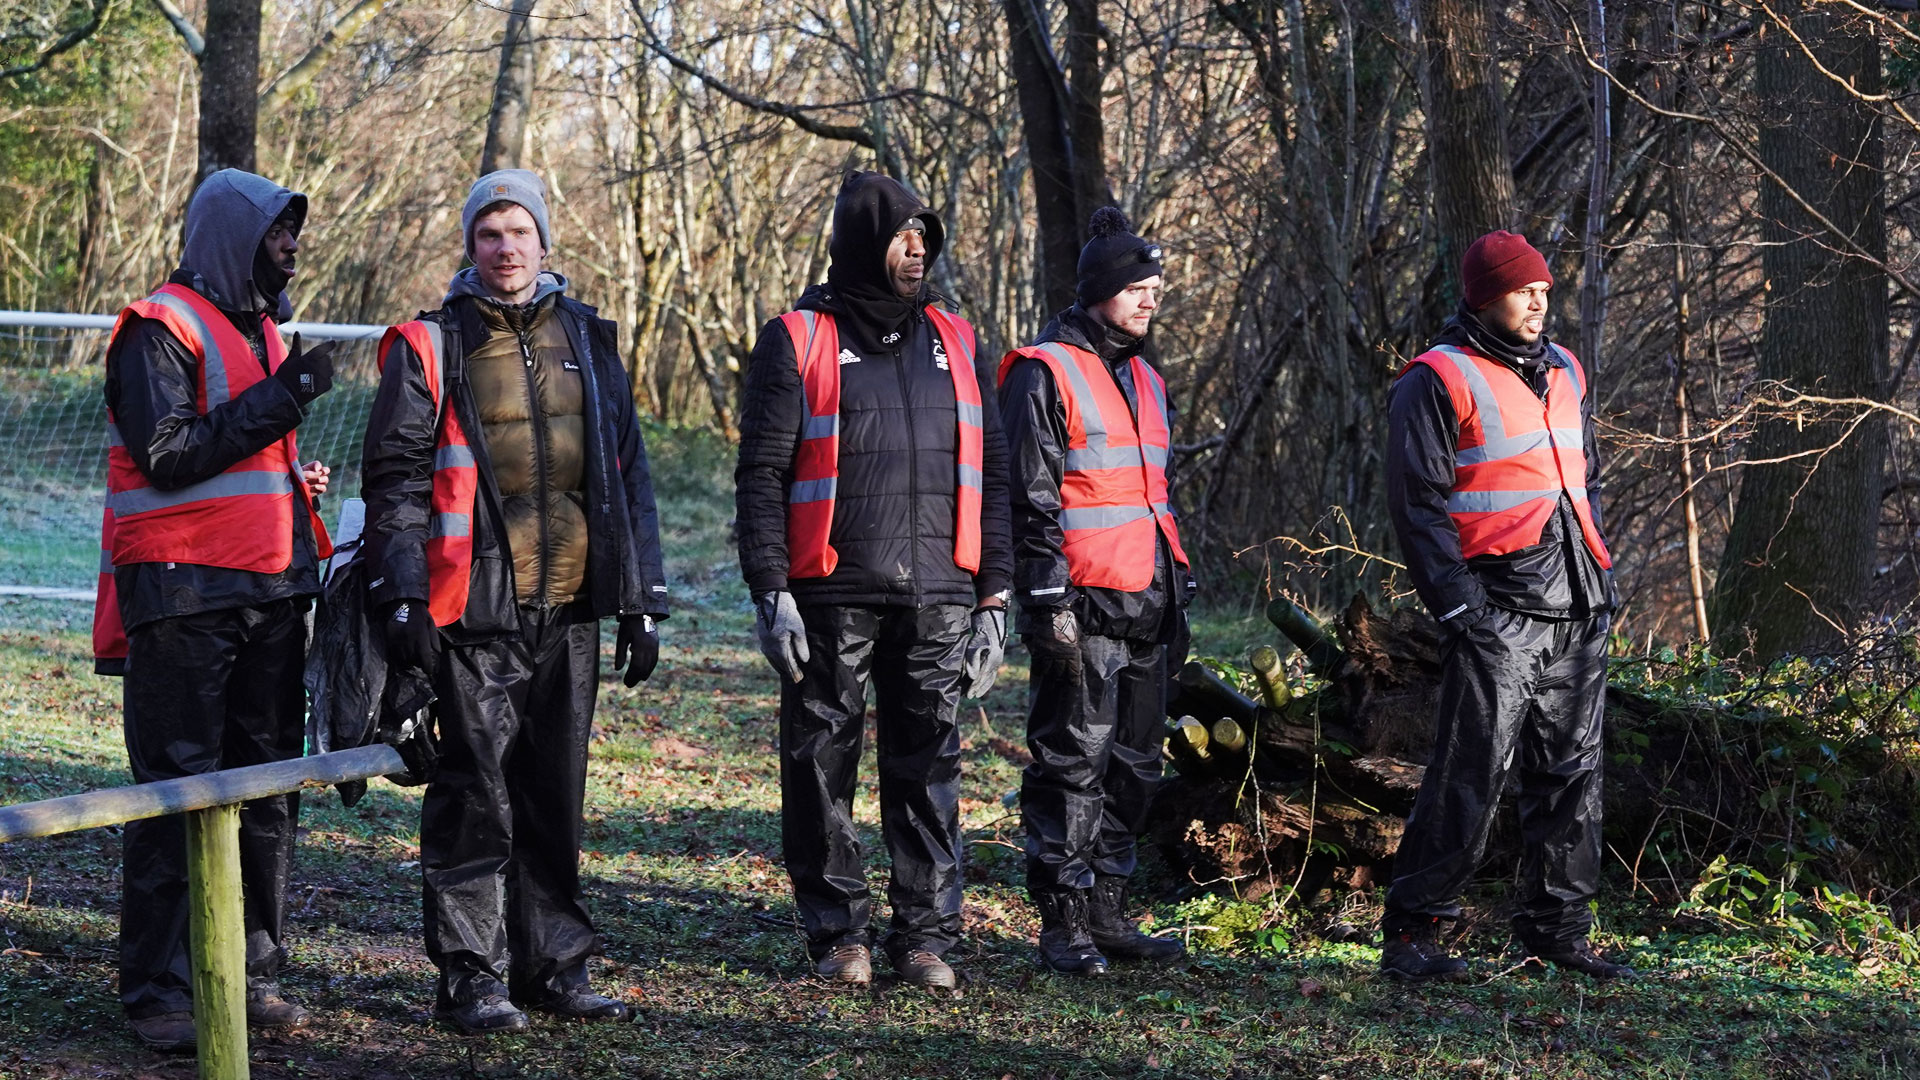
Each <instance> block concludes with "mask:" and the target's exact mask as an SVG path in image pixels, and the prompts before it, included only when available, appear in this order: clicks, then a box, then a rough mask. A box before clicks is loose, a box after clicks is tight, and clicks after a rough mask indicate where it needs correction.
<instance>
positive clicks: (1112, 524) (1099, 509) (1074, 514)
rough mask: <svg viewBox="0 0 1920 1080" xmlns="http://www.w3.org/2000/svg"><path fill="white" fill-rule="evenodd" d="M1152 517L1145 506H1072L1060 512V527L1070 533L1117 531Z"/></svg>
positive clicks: (1151, 512) (1151, 513)
mask: <svg viewBox="0 0 1920 1080" xmlns="http://www.w3.org/2000/svg"><path fill="white" fill-rule="evenodd" d="M1152 516H1153V511H1151V510H1149V509H1147V508H1146V507H1144V506H1070V507H1067V508H1065V509H1063V510H1061V511H1060V527H1061V528H1062V529H1064V530H1067V531H1068V532H1075V531H1078V530H1081V529H1115V528H1119V527H1120V526H1122V525H1125V524H1127V523H1128V522H1130V521H1139V520H1141V519H1142V518H1148V517H1152Z"/></svg>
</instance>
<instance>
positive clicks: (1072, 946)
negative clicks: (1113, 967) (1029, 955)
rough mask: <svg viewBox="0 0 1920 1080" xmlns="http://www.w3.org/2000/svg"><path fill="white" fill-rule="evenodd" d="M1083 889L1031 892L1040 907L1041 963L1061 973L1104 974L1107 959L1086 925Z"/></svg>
mask: <svg viewBox="0 0 1920 1080" xmlns="http://www.w3.org/2000/svg"><path fill="white" fill-rule="evenodd" d="M1087 892H1088V890H1086V889H1047V890H1044V891H1037V892H1035V893H1034V894H1033V902H1034V905H1035V906H1037V907H1038V908H1039V909H1040V963H1041V964H1043V965H1045V966H1046V967H1047V968H1048V969H1049V970H1051V971H1057V972H1059V973H1060V974H1062V975H1080V976H1089V975H1105V974H1106V973H1107V958H1106V957H1104V956H1101V955H1100V950H1099V948H1098V947H1096V946H1095V945H1094V943H1093V933H1092V931H1091V929H1089V927H1088V926H1087Z"/></svg>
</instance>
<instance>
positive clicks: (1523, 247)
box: [1460, 229, 1553, 311]
mask: <svg viewBox="0 0 1920 1080" xmlns="http://www.w3.org/2000/svg"><path fill="white" fill-rule="evenodd" d="M1536 281H1544V282H1546V283H1547V284H1549V285H1551V284H1553V274H1552V273H1550V272H1549V271H1548V270H1547V259H1546V256H1544V255H1542V254H1540V253H1539V252H1538V251H1535V250H1534V249H1533V245H1532V244H1529V243H1527V238H1526V237H1524V236H1521V235H1520V234H1519V233H1510V232H1508V231H1506V230H1505V229H1501V230H1500V231H1499V232H1490V233H1488V234H1487V235H1485V236H1483V237H1481V238H1480V239H1478V240H1475V241H1474V242H1473V246H1472V247H1469V248H1468V249H1467V254H1466V255H1465V257H1463V258H1462V259H1461V260H1460V290H1461V291H1462V292H1463V293H1465V294H1466V301H1467V307H1468V308H1470V309H1472V310H1474V311H1478V310H1480V309H1481V308H1483V307H1486V306H1487V305H1488V304H1491V303H1493V302H1494V301H1495V300H1498V299H1500V298H1501V297H1502V296H1505V295H1506V294H1508V293H1510V292H1512V291H1513V290H1515V289H1518V288H1520V287H1521V286H1524V285H1529V284H1532V283H1533V282H1536Z"/></svg>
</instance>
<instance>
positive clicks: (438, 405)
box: [380, 319, 480, 626]
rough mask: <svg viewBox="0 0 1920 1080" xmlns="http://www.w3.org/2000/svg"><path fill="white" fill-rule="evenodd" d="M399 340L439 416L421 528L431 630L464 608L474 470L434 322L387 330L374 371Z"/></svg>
mask: <svg viewBox="0 0 1920 1080" xmlns="http://www.w3.org/2000/svg"><path fill="white" fill-rule="evenodd" d="M401 338H405V339H406V342H407V344H408V345H410V346H412V348H413V351H414V354H415V355H416V356H418V357H420V364H421V366H422V367H423V368H424V369H425V370H426V376H427V393H428V394H429V395H431V396H432V398H433V406H434V413H435V415H436V416H437V417H438V418H439V421H438V423H437V425H436V426H437V428H438V429H439V434H438V437H437V438H436V439H435V441H434V447H433V491H432V494H431V495H430V496H429V497H428V500H427V508H428V510H429V511H430V512H431V513H432V523H431V524H430V525H429V527H428V530H427V612H428V614H430V615H432V616H433V623H434V625H435V626H448V625H451V624H452V623H455V622H458V621H459V620H460V614H461V613H462V612H464V611H465V610H466V609H467V593H468V590H469V589H470V588H471V587H472V575H473V500H474V494H475V493H476V492H477V491H479V489H480V470H479V468H478V467H477V466H475V465H474V462H473V447H472V445H471V444H469V443H468V442H467V432H466V429H465V428H463V427H462V426H461V425H460V416H459V414H458V413H457V412H455V411H454V410H453V409H451V408H448V407H447V402H446V387H445V381H446V358H445V357H446V343H445V337H444V335H443V334H442V332H441V329H440V324H439V323H436V322H429V321H427V320H425V319H416V320H414V321H413V322H410V323H402V324H401V325H399V326H390V327H388V328H387V333H386V336H384V337H382V338H381V339H380V370H381V371H383V372H384V371H385V370H386V369H387V353H388V350H390V349H391V348H393V343H394V342H395V341H397V340H399V339H401Z"/></svg>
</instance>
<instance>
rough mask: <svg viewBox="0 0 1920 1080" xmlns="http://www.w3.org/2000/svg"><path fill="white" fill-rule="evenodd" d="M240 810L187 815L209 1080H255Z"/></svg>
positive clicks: (198, 1012) (191, 922)
mask: <svg viewBox="0 0 1920 1080" xmlns="http://www.w3.org/2000/svg"><path fill="white" fill-rule="evenodd" d="M240 904H241V900H240V807H239V806H238V805H227V806H211V807H208V808H206V809H205V810H195V811H193V812H191V813H189V814H188V815H187V940H188V941H189V942H190V943H191V952H192V964H193V1033H194V1039H195V1042H196V1043H197V1044H198V1050H199V1055H200V1076H201V1080H247V1077H248V1067H247V947H246V930H245V927H244V925H243V923H242V919H241V914H240Z"/></svg>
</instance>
